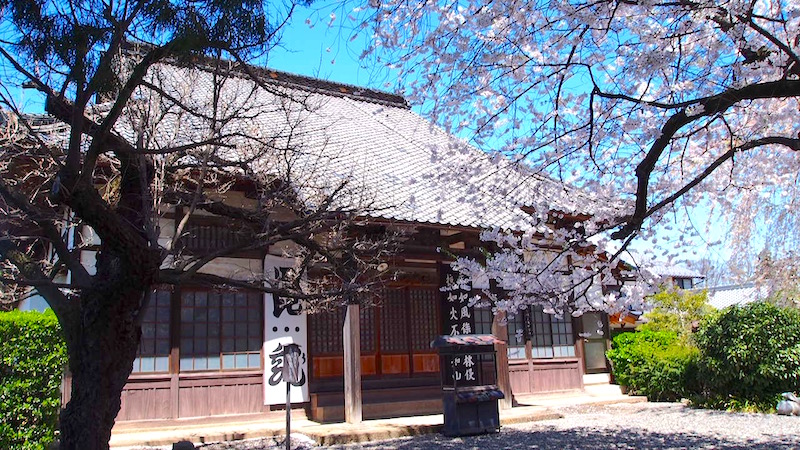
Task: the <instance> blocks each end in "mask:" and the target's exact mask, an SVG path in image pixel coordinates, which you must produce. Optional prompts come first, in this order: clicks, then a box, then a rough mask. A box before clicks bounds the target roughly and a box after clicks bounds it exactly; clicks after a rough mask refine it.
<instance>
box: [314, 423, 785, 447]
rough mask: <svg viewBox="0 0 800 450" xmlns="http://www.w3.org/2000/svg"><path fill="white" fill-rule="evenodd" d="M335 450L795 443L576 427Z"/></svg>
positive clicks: (420, 439)
mask: <svg viewBox="0 0 800 450" xmlns="http://www.w3.org/2000/svg"><path fill="white" fill-rule="evenodd" d="M329 448H333V449H344V448H360V449H405V450H410V449H433V448H440V449H480V450H491V449H507V448H513V449H565V450H570V449H581V450H583V449H607V448H613V449H653V450H656V449H657V450H665V449H686V448H692V449H701V448H708V449H759V450H760V449H763V450H767V449H791V448H795V449H796V448H798V446H797V444H796V443H787V442H785V441H784V440H782V439H781V438H778V437H771V436H764V437H763V438H762V439H760V440H758V441H754V440H737V441H733V440H726V439H724V438H716V437H711V436H702V435H697V434H691V433H672V434H662V433H651V432H647V431H643V430H626V429H621V430H620V429H616V430H602V431H600V430H594V429H589V428H573V429H570V430H561V429H555V428H553V429H544V430H536V431H520V430H514V429H508V428H506V429H504V430H503V431H502V432H500V433H498V434H491V435H482V436H470V437H462V438H446V437H444V436H442V435H439V434H436V435H428V436H418V437H416V438H413V439H410V438H409V439H394V440H391V441H382V442H370V443H364V444H352V445H349V446H333V447H329Z"/></svg>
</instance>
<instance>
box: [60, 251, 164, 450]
mask: <svg viewBox="0 0 800 450" xmlns="http://www.w3.org/2000/svg"><path fill="white" fill-rule="evenodd" d="M100 253H102V251H101V252H100ZM98 255H99V256H98V260H97V267H98V276H97V277H95V280H97V282H96V285H95V286H93V287H92V288H91V289H87V290H85V291H84V292H83V293H82V294H81V296H80V302H81V304H80V311H81V313H80V316H79V319H78V320H80V323H78V324H62V325H63V326H65V328H71V331H72V332H71V333H70V332H67V333H66V335H67V350H68V353H69V366H70V371H71V372H72V394H71V398H70V400H69V402H68V403H67V405H66V408H65V409H64V410H63V411H62V413H61V424H60V426H61V446H60V448H61V449H64V450H96V449H108V441H109V439H110V438H111V428H112V427H113V426H114V420H115V418H116V416H117V413H119V409H120V404H121V403H120V402H121V394H122V388H123V387H124V386H125V383H126V381H127V379H128V376H129V375H130V373H131V369H132V367H133V360H134V358H135V357H136V351H137V348H138V345H139V340H140V337H141V327H140V325H139V324H138V323H137V320H136V319H137V315H138V312H139V310H140V308H141V307H142V305H143V301H142V300H143V298H144V295H145V293H146V291H147V289H148V285H149V282H148V281H149V280H145V279H143V278H146V277H142V274H143V272H147V271H146V270H145V271H142V270H141V269H142V268H141V267H139V268H137V269H134V270H129V269H132V268H131V267H130V264H126V263H125V261H124V260H125V259H126V258H115V257H102V256H100V254H98Z"/></svg>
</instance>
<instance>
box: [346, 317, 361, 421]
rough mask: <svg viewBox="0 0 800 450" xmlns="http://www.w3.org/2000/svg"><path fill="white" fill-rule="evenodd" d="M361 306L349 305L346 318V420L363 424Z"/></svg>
mask: <svg viewBox="0 0 800 450" xmlns="http://www.w3.org/2000/svg"><path fill="white" fill-rule="evenodd" d="M359 309H360V307H359V305H358V304H350V305H347V313H346V315H345V318H344V330H343V333H342V334H343V335H344V419H345V422H347V423H361V330H360V325H361V324H360V322H359Z"/></svg>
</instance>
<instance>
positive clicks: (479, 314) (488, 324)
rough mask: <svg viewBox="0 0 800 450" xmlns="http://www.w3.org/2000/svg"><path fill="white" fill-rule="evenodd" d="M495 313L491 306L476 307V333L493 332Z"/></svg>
mask: <svg viewBox="0 0 800 450" xmlns="http://www.w3.org/2000/svg"><path fill="white" fill-rule="evenodd" d="M493 320H494V314H493V313H492V310H491V308H479V307H477V306H476V307H475V333H477V334H492V321H493Z"/></svg>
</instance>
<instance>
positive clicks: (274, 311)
mask: <svg viewBox="0 0 800 450" xmlns="http://www.w3.org/2000/svg"><path fill="white" fill-rule="evenodd" d="M293 263H294V260H292V259H289V258H280V257H278V256H272V255H267V256H266V257H265V258H264V275H265V276H266V277H267V278H268V279H276V278H280V277H281V276H282V274H283V273H284V272H285V271H286V270H288V268H289V267H292V265H293ZM307 323H308V322H307V318H306V313H305V312H304V311H302V309H301V306H300V303H299V302H298V301H296V300H295V301H292V299H287V298H281V297H280V296H278V295H273V294H264V364H265V367H264V404H265V405H285V404H286V383H285V382H284V381H283V346H284V345H286V344H298V345H299V346H300V352H301V355H300V361H301V371H300V375H299V380H298V381H297V382H295V383H292V387H291V389H290V399H291V402H292V403H302V402H307V401H308V400H309V395H308V328H307Z"/></svg>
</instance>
